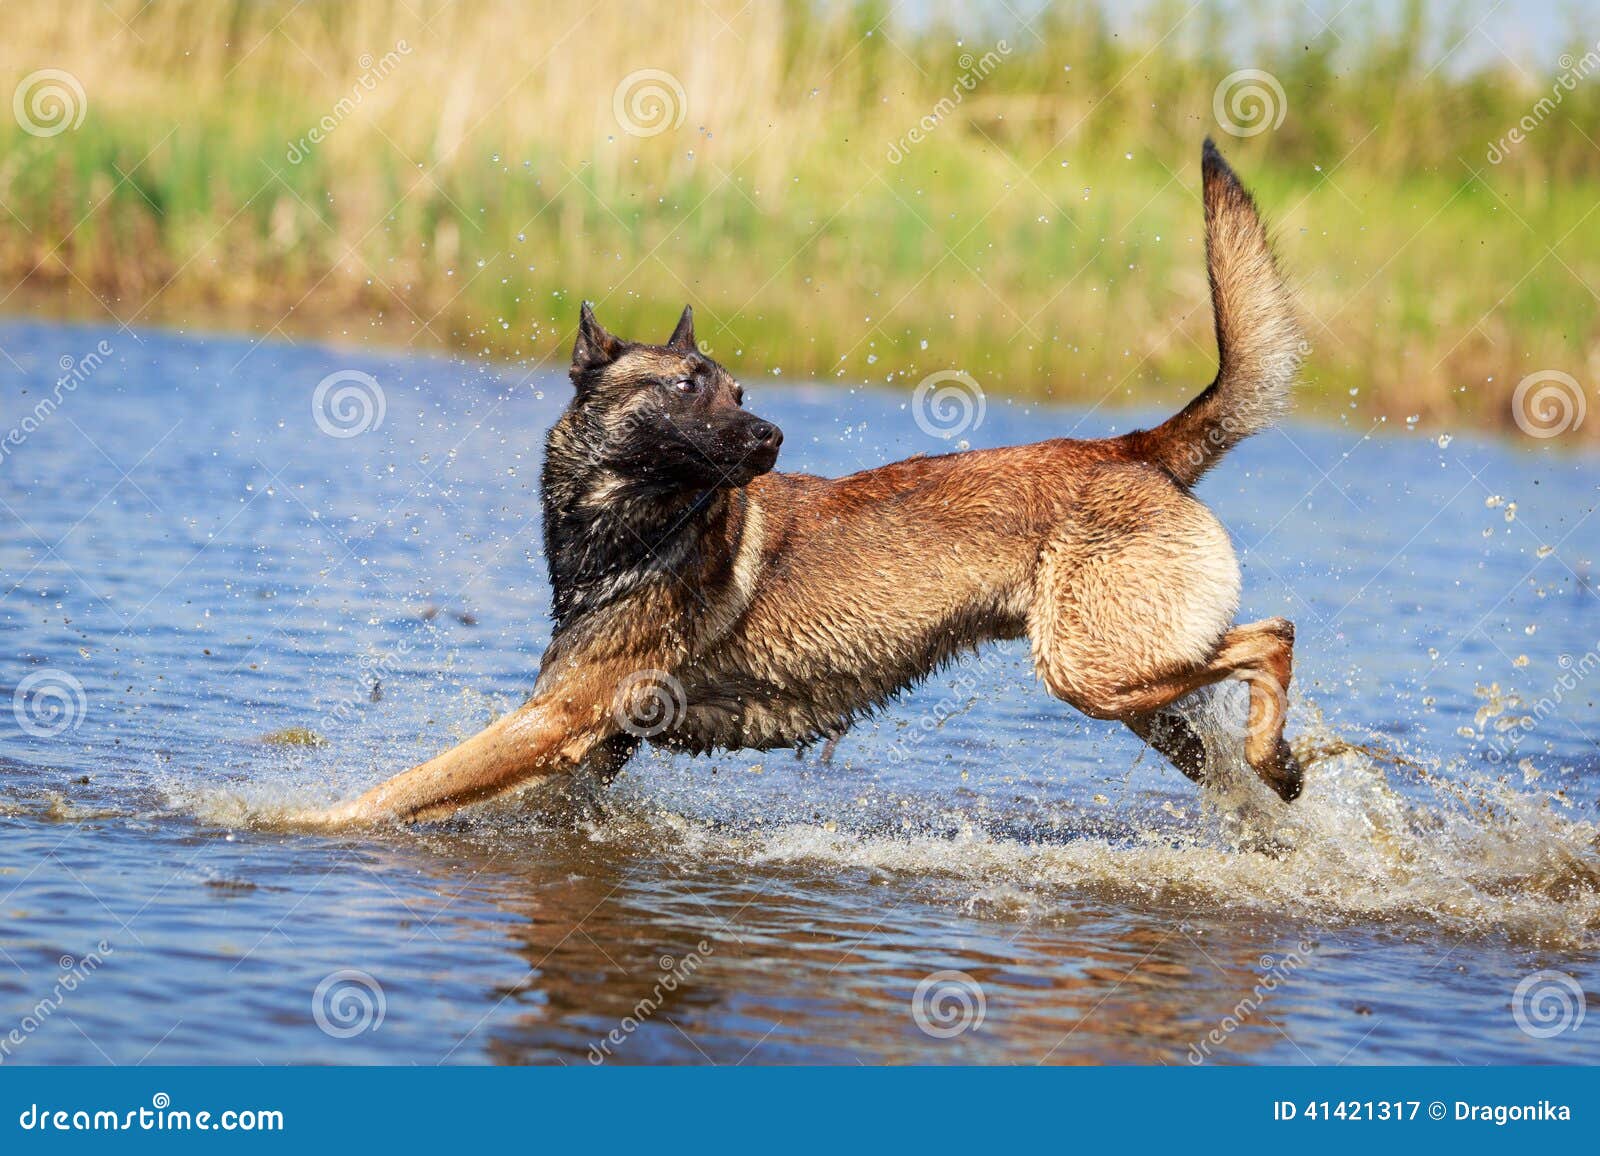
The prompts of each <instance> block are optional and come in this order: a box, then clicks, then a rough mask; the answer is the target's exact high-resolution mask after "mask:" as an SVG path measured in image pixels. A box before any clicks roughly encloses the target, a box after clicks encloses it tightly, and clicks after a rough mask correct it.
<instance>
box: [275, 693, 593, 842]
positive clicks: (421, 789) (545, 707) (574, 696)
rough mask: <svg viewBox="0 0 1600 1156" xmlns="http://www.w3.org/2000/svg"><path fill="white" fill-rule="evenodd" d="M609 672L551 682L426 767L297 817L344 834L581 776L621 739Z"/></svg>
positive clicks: (446, 811)
mask: <svg viewBox="0 0 1600 1156" xmlns="http://www.w3.org/2000/svg"><path fill="white" fill-rule="evenodd" d="M613 674H614V672H612V673H607V672H606V671H605V670H604V669H588V670H586V671H585V672H584V676H583V677H566V678H560V679H555V680H549V681H550V682H551V683H552V684H551V685H543V684H544V683H545V682H546V681H547V680H541V686H540V687H539V688H537V689H536V690H535V692H534V695H533V697H532V698H530V699H529V700H528V701H527V702H526V703H525V704H523V705H522V706H521V707H520V708H518V709H517V710H515V711H513V712H512V713H511V714H508V715H506V716H505V717H504V718H502V719H500V720H499V721H498V722H495V723H493V724H492V725H490V726H489V727H487V728H486V729H485V730H483V731H481V732H479V733H478V734H476V735H474V736H473V737H472V738H470V739H468V740H466V741H465V742H464V743H461V744H460V745H459V746H456V747H452V748H451V749H450V750H448V751H445V752H444V753H443V754H442V755H437V756H435V757H434V758H431V759H429V760H428V761H427V762H425V763H423V764H421V765H420V766H416V767H413V768H412V769H411V770H409V771H406V772H404V773H403V774H399V775H396V776H394V777H393V778H392V779H389V780H387V781H386V782H383V783H380V784H378V785H377V786H376V787H373V788H372V789H371V790H370V791H368V792H367V793H366V794H364V795H362V796H360V797H359V798H356V799H352V800H350V801H349V802H346V803H340V804H338V805H336V806H334V807H331V808H328V809H327V810H323V811H316V812H313V813H310V814H306V815H301V816H298V817H297V825H303V826H309V827H320V828H337V827H344V826H351V825H357V824H366V823H379V822H386V821H398V822H414V821H417V820H420V819H437V818H442V817H444V816H445V815H449V814H451V813H452V812H454V811H456V810H458V809H460V808H461V807H464V806H467V805H468V804H471V803H477V802H482V801H483V800H485V799H490V798H493V797H494V796H496V795H499V794H503V793H504V792H506V791H509V790H511V789H512V788H513V787H517V786H521V785H522V784H524V783H527V782H529V781H530V780H533V779H539V778H545V777H548V776H550V775H556V774H567V773H570V772H572V771H574V770H576V769H577V768H578V767H579V766H580V765H582V764H583V763H584V761H585V760H586V759H587V758H589V757H590V756H591V755H593V754H595V752H596V750H597V748H599V747H600V746H601V745H602V744H603V743H606V742H607V741H608V740H610V739H612V738H613V737H614V736H615V735H617V734H618V733H619V724H618V722H617V716H618V709H617V708H616V705H615V704H614V702H613V699H614V698H615V697H616V694H617V689H616V688H617V686H618V679H617V678H615V677H613V676H612V675H613Z"/></svg>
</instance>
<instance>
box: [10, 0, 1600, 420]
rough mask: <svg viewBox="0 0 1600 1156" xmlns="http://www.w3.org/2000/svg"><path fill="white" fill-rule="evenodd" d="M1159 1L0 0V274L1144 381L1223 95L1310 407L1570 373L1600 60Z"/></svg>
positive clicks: (1595, 256)
mask: <svg viewBox="0 0 1600 1156" xmlns="http://www.w3.org/2000/svg"><path fill="white" fill-rule="evenodd" d="M1186 8H1187V6H1182V7H1169V6H1165V5H1161V4H1157V5H1155V6H1154V7H1153V8H1152V10H1151V11H1150V12H1149V13H1147V14H1146V16H1145V17H1144V19H1143V21H1142V23H1141V24H1140V26H1139V27H1138V28H1137V29H1135V30H1133V31H1131V32H1130V31H1129V30H1128V28H1126V27H1125V26H1119V27H1118V28H1116V29H1113V28H1112V27H1110V26H1109V25H1107V24H1106V23H1105V22H1104V21H1103V20H1101V19H1100V18H1098V17H1097V16H1095V15H1094V13H1093V11H1092V10H1089V9H1085V8H1082V7H1080V6H1073V7H1072V8H1071V9H1070V10H1069V9H1068V8H1066V7H1064V6H1063V7H1059V8H1052V9H1049V10H1047V11H1046V12H1045V13H1044V14H1043V15H1041V16H1040V17H1039V18H1037V19H1036V20H1034V21H1033V22H1032V24H1031V26H1022V25H1018V24H1017V23H1016V22H1015V21H1014V20H1012V19H1011V18H1009V17H1007V19H1006V21H1004V22H1002V21H1000V20H998V19H996V20H995V21H993V22H992V23H988V24H986V23H984V22H982V21H979V20H974V19H973V18H972V17H970V16H963V17H960V18H959V19H955V18H951V19H939V18H932V19H920V18H919V20H918V21H917V22H916V23H915V24H912V23H909V22H908V21H907V20H906V19H904V18H902V17H897V16H895V15H894V14H892V13H890V12H889V11H888V10H887V8H886V7H883V6H879V5H876V4H872V3H858V4H825V5H822V6H820V7H818V6H813V5H811V4H809V3H801V2H796V0H791V2H788V3H773V4H752V5H750V6H748V7H746V8H744V9H740V7H739V5H738V4H736V3H715V2H714V3H710V4H708V5H692V6H689V8H688V9H686V10H683V11H679V10H676V9H670V8H666V7H662V8H661V9H660V10H659V11H644V10H640V9H639V8H637V7H636V6H633V5H623V4H616V5H611V4H602V5H601V6H600V7H599V8H597V9H595V10H594V11H593V12H587V13H586V12H585V11H584V7H583V6H577V7H571V6H567V5H561V4H555V3H533V4H523V5H516V6H509V5H508V6H503V7H502V6H492V5H488V4H481V5H480V4H474V5H468V6H463V7H458V8H445V7H443V6H439V5H434V4H425V3H419V2H418V0H356V2H354V3H345V4H335V3H331V2H321V0H313V2H311V3H306V4H303V5H301V6H299V7H291V6H290V5H288V4H274V3H246V2H244V0H235V2H233V3H201V2H198V0H174V2H166V3H157V4H153V5H149V6H143V5H141V4H139V3H136V2H134V0H126V2H122V0H112V2H111V3H108V4H99V3H88V2H84V3H76V2H73V3H66V4H62V5H58V6H55V7H51V8H47V7H44V6H39V7H36V8H28V9H24V10H8V13H7V15H8V20H9V27H8V36H7V41H8V43H7V46H6V53H5V58H4V59H5V71H4V73H3V74H0V92H3V93H11V92H13V91H14V90H15V89H16V87H17V85H18V83H19V82H20V81H22V79H23V77H24V75H25V74H30V73H33V72H35V71H36V70H39V69H59V70H64V71H65V72H66V73H68V74H70V77H71V80H72V81H73V82H74V83H75V84H76V85H77V89H76V90H75V89H74V88H73V87H72V85H70V84H66V82H64V81H53V82H52V81H35V82H34V86H33V87H34V89H37V88H38V87H39V86H40V85H41V84H45V83H56V84H58V85H62V86H64V87H61V89H60V91H61V92H62V93H63V94H64V97H65V100H66V111H65V113H64V114H62V115H63V116H64V118H65V122H66V126H65V127H64V128H63V131H60V132H59V133H56V134H54V135H38V129H39V128H40V127H41V126H42V127H43V128H44V129H46V130H47V131H48V130H49V129H52V128H54V127H56V126H57V125H60V124H62V116H58V117H57V118H56V120H55V121H54V122H52V121H51V119H50V117H49V115H48V114H49V111H50V106H49V105H48V103H47V102H46V103H41V104H40V105H39V106H38V109H37V110H36V111H34V112H29V113H28V114H27V115H26V116H24V117H22V118H20V119H19V118H15V117H7V118H5V119H4V121H3V123H0V157H3V159H0V204H3V205H4V206H5V208H6V210H8V211H9V215H10V218H11V219H10V223H9V225H8V227H7V228H5V229H4V230H0V292H3V291H6V290H9V291H10V296H9V297H8V298H7V299H6V301H5V302H4V303H0V310H11V311H14V310H16V308H17V307H18V305H19V304H20V303H21V302H24V301H32V302H36V301H39V300H40V299H42V298H43V299H49V300H52V301H55V302H59V303H60V304H61V307H62V308H65V309H68V310H71V311H74V312H76V313H78V314H80V315H84V316H95V315H99V316H105V315H107V314H109V315H111V316H114V317H116V318H118V319H119V320H121V321H125V322H145V323H149V322H166V321H174V320H190V321H200V320H204V319H206V318H208V317H212V316H215V315H225V316H228V317H233V318H238V317H244V318H248V319H250V323H251V325H252V327H254V328H256V329H258V330H261V331H270V330H272V329H274V328H276V329H277V330H278V331H279V332H281V333H284V334H298V333H308V332H309V333H312V334H316V335H318V336H325V337H338V336H340V335H342V334H344V333H347V332H348V333H357V334H359V333H360V332H362V330H363V329H364V328H365V327H367V326H381V327H383V329H384V331H385V334H386V335H387V336H388V337H391V338H392V336H393V335H395V334H403V335H404V337H403V340H409V341H416V342H418V343H426V344H430V345H452V346H457V347H462V348H465V349H469V350H474V351H477V350H482V351H486V352H489V353H491V354H494V355H497V356H504V357H509V358H513V359H527V360H529V361H536V360H538V359H541V358H554V359H556V360H557V361H559V360H560V359H561V358H563V357H564V356H565V352H566V347H567V345H568V343H569V341H570V334H571V327H572V325H573V321H574V317H575V314H576V304H577V301H578V299H579V298H580V297H590V298H594V299H596V300H598V301H600V302H602V305H601V310H600V312H601V316H602V318H603V319H605V320H607V321H608V322H609V323H611V324H613V325H614V327H616V328H617V329H619V330H621V331H623V332H626V333H630V334H638V335H641V336H649V335H652V334H654V332H655V331H656V330H660V331H661V333H660V334H659V336H660V337H664V336H665V332H666V330H667V329H668V328H670V326H671V322H672V320H673V318H674V317H675V315H676V311H677V309H678V307H680V306H681V304H682V303H683V302H684V301H686V300H687V301H691V302H693V303H694V304H695V306H696V309H697V314H698V316H699V319H700V325H699V332H700V335H701V337H702V338H703V339H704V340H705V341H707V342H708V343H709V345H710V346H711V348H712V351H713V352H714V353H716V354H717V355H718V356H721V357H724V358H726V359H727V360H729V361H730V362H731V363H732V364H734V365H735V366H737V367H738V369H739V370H740V372H741V373H743V374H744V375H745V376H746V377H747V378H755V377H757V376H758V375H759V374H762V373H766V372H778V371H781V372H782V373H784V374H785V375H790V376H794V375H800V374H815V375H837V376H839V377H842V378H844V379H848V380H868V381H875V382H882V381H884V380H886V379H890V378H891V377H892V379H893V380H896V381H899V380H902V379H906V378H909V379H910V380H912V381H915V380H916V379H917V378H919V377H921V376H922V375H923V374H926V373H928V372H931V371H933V370H937V369H942V368H947V367H959V368H963V369H965V370H967V371H968V372H970V373H972V374H973V375H974V376H976V377H977V378H978V380H979V381H980V382H982V383H983V385H984V387H985V388H986V389H989V390H993V391H995V392H1008V391H1009V392H1016V393H1029V394H1038V395H1049V396H1052V397H1055V398H1058V399H1083V400H1089V401H1091V402H1095V401H1101V400H1106V401H1107V402H1108V403H1112V402H1115V401H1116V400H1118V399H1126V398H1134V397H1136V398H1138V399H1140V400H1148V401H1156V400H1160V399H1163V398H1173V397H1177V396H1179V395H1180V394H1184V393H1187V392H1189V391H1190V390H1192V388H1193V386H1194V384H1195V383H1196V382H1198V381H1200V380H1202V379H1204V378H1205V377H1206V376H1207V375H1208V373H1209V370H1210V363H1211V360H1212V358H1213V351H1212V340H1211V336H1210V316H1209V308H1208V304H1207V301H1206V296H1205V286H1204V275H1203V274H1204V267H1203V258H1202V253H1201V248H1200V243H1199V237H1200V210H1199V203H1198V198H1197V186H1198V155H1199V142H1200V140H1201V138H1202V137H1203V136H1204V135H1206V134H1207V133H1211V134H1213V135H1216V136H1217V137H1218V139H1219V141H1220V142H1221V143H1222V144H1223V147H1224V148H1225V150H1226V151H1227V152H1228V153H1229V155H1230V157H1231V158H1232V159H1233V160H1234V161H1235V163H1236V165H1237V167H1239V168H1240V170H1241V171H1242V172H1243V173H1244V174H1245V175H1246V177H1247V179H1248V180H1249V181H1250V183H1251V184H1252V185H1253V186H1254V187H1255V189H1256V191H1257V193H1258V196H1259V199H1260V200H1261V202H1262V204H1263V205H1264V206H1265V207H1266V208H1267V210H1268V211H1269V214H1270V215H1271V217H1272V218H1273V221H1274V223H1275V225H1276V228H1277V232H1278V234H1279V237H1280V248H1281V251H1282V255H1283V258H1284V260H1285V262H1286V264H1287V266H1288V267H1289V269H1290V270H1291V271H1292V273H1293V275H1294V277H1295V279H1296V281H1297V284H1298V286H1299V288H1300V290H1301V293H1302V299H1303V303H1304V307H1305V312H1306V315H1307V317H1308V322H1309V324H1308V327H1309V330H1310V340H1311V356H1310V360H1309V372H1308V376H1309V381H1310V394H1311V397H1312V398H1313V404H1314V405H1317V406H1320V407H1321V408H1322V409H1323V410H1325V411H1332V410H1339V409H1346V408H1348V407H1351V406H1354V407H1356V409H1358V410H1359V411H1361V412H1362V413H1364V414H1365V413H1372V414H1380V413H1381V414H1384V415H1387V416H1389V417H1391V418H1394V419H1403V418H1405V417H1408V416H1411V415H1420V416H1421V417H1422V419H1423V420H1425V421H1430V422H1439V423H1450V422H1461V421H1472V422H1475V423H1480V424H1487V425H1509V424H1510V417H1511V413H1510V401H1509V399H1510V395H1511V392H1512V390H1513V388H1514V387H1515V386H1516V384H1517V382H1518V381H1519V380H1520V379H1522V378H1523V377H1524V376H1525V375H1527V374H1529V373H1531V372H1534V371H1540V370H1560V371H1563V372H1565V373H1568V374H1571V375H1572V376H1573V377H1575V378H1576V379H1577V380H1578V381H1580V382H1582V383H1583V384H1584V385H1585V386H1586V387H1588V388H1589V389H1590V391H1591V398H1593V393H1592V387H1593V383H1594V382H1595V381H1596V380H1597V379H1600V352H1597V351H1600V341H1597V340H1596V338H1597V337H1600V332H1597V331H1600V297H1597V294H1596V290H1595V289H1594V288H1591V287H1593V286H1600V246H1597V245H1596V244H1595V243H1594V242H1595V240H1596V238H1597V237H1600V214H1595V215H1593V216H1591V215H1590V214H1591V213H1592V212H1593V211H1594V209H1595V207H1596V205H1597V203H1600V148H1597V147H1596V145H1595V143H1594V142H1596V141H1600V97H1597V88H1600V71H1597V72H1596V73H1593V74H1590V75H1588V76H1587V78H1586V79H1581V80H1579V81H1577V83H1575V84H1574V85H1573V86H1572V88H1571V89H1565V88H1562V87H1561V85H1560V80H1559V78H1560V76H1561V75H1563V73H1562V69H1563V67H1564V66H1563V63H1562V62H1561V61H1550V62H1548V69H1547V72H1548V75H1546V76H1542V77H1534V76H1530V75H1528V74H1526V73H1523V72H1518V71H1516V70H1514V69H1512V67H1511V66H1510V65H1507V66H1506V67H1505V70H1504V71H1503V72H1493V73H1482V72H1480V73H1470V74H1469V73H1463V72H1462V71H1461V70H1460V69H1457V68H1454V67H1452V66H1451V65H1450V63H1449V62H1448V60H1445V59H1444V56H1445V53H1444V51H1443V50H1442V49H1441V47H1440V46H1441V45H1442V46H1443V48H1444V49H1447V48H1449V46H1451V45H1452V44H1454V43H1456V42H1457V40H1458V39H1459V38H1460V36H1461V35H1462V34H1464V33H1466V32H1467V30H1468V29H1469V28H1470V26H1471V22H1472V21H1471V19H1469V18H1468V17H1467V16H1465V15H1461V16H1452V15H1450V10H1449V9H1447V8H1445V7H1444V6H1440V7H1439V8H1438V9H1437V10H1436V11H1430V10H1429V9H1428V8H1426V7H1425V6H1423V5H1420V4H1418V5H1414V6H1412V7H1411V8H1408V9H1407V15H1406V17H1405V18H1404V19H1402V20H1400V21H1399V22H1398V25H1395V26H1393V27H1392V28H1391V31H1390V32H1388V33H1386V34H1382V35H1375V34H1370V33H1367V32H1365V31H1363V30H1364V29H1366V28H1369V27H1372V26H1374V25H1375V24H1376V22H1374V21H1371V20H1370V19H1368V16H1369V14H1368V13H1365V12H1358V11H1356V10H1355V9H1354V8H1352V9H1350V10H1348V11H1347V13H1346V14H1345V16H1343V17H1342V18H1341V19H1340V20H1339V21H1337V22H1336V23H1335V24H1334V25H1333V26H1332V28H1331V29H1330V30H1329V31H1328V32H1325V33H1322V34H1319V35H1318V36H1317V37H1316V38H1314V39H1311V40H1309V41H1307V40H1304V39H1295V40H1293V41H1292V42H1288V41H1286V42H1285V43H1283V44H1282V45H1280V46H1278V47H1271V46H1259V47H1253V48H1243V47H1240V45H1239V44H1238V35H1237V30H1231V29H1229V28H1228V27H1227V26H1226V23H1225V20H1224V18H1223V17H1221V16H1219V15H1217V14H1215V12H1214V11H1210V10H1209V9H1208V10H1205V11H1201V10H1196V11H1195V12H1194V13H1192V14H1190V15H1188V16H1187V17H1186V16H1185V15H1184V13H1185V9H1186ZM1248 10H1249V9H1239V10H1238V11H1248ZM921 11H923V12H924V13H926V10H925V9H924V10H921ZM935 11H937V10H935ZM996 11H997V13H998V14H999V16H1006V10H1005V9H1004V8H997V10H996ZM1450 20H1454V21H1456V22H1458V24H1459V25H1460V27H1459V29H1458V30H1451V29H1449V28H1447V27H1444V23H1445V22H1446V21H1450ZM1225 46H1226V47H1225ZM1587 48H1588V49H1593V48H1594V45H1593V43H1592V38H1591V42H1590V43H1589V44H1588V46H1587ZM1572 51H1573V54H1574V57H1575V60H1574V62H1572V67H1571V68H1568V69H1567V74H1569V75H1570V74H1571V73H1573V72H1574V71H1577V70H1580V69H1582V67H1583V56H1584V52H1585V51H1586V48H1585V47H1584V45H1582V44H1581V43H1579V42H1578V41H1577V40H1576V38H1575V40H1574V46H1573V49H1572ZM1243 68H1252V69H1257V70H1261V71H1264V72H1266V73H1269V74H1270V76H1271V82H1270V83H1268V82H1267V81H1260V80H1258V81H1256V82H1255V87H1256V89H1257V90H1258V91H1259V92H1260V93H1262V94H1264V95H1263V100H1262V101H1260V102H1256V103H1252V100H1251V97H1250V95H1249V93H1244V94H1242V95H1241V98H1240V99H1241V102H1242V103H1240V104H1238V105H1235V106H1231V107H1230V105H1229V103H1228V101H1227V99H1226V96H1227V95H1232V94H1233V93H1235V92H1236V91H1237V89H1238V84H1236V85H1235V86H1234V89H1233V90H1228V93H1227V94H1225V97H1224V101H1223V104H1222V105H1221V108H1220V112H1221V114H1222V116H1223V118H1224V119H1232V120H1233V121H1234V129H1235V132H1232V133H1230V132H1229V131H1227V126H1226V125H1219V123H1218V115H1219V108H1218V106H1217V104H1216V102H1215V99H1214V98H1215V97H1216V95H1217V91H1218V86H1219V83H1220V82H1221V81H1222V80H1223V78H1224V77H1227V76H1229V75H1230V74H1232V73H1234V72H1236V71H1237V70H1239V69H1243ZM641 73H643V75H638V74H641ZM630 77H631V78H632V80H631V82H629V80H628V78H630ZM1246 84H1247V87H1248V82H1246ZM1553 86H1554V87H1553ZM1558 90H1559V91H1560V93H1561V100H1560V103H1559V105H1553V106H1552V107H1551V108H1548V109H1542V110H1540V111H1539V112H1537V113H1536V112H1535V109H1536V102H1537V101H1538V100H1539V99H1540V97H1541V95H1543V96H1546V97H1548V96H1549V95H1550V94H1551V93H1552V92H1553V91H1558ZM31 91H32V90H30V92H31ZM1280 91H1281V94H1282V95H1281V97H1280V96H1279V95H1278V93H1279V92H1280ZM80 93H81V95H80ZM941 101H942V102H943V103H941ZM1547 103H1552V102H1548V101H1547ZM1280 112H1281V114H1282V115H1281V119H1280V118H1279V113H1280ZM79 113H81V120H79V119H78V114H79ZM1253 116H1255V117H1262V116H1264V117H1265V118H1266V120H1267V122H1268V123H1267V125H1266V127H1264V129H1263V131H1260V132H1253V131H1252V130H1253V129H1255V128H1256V127H1257V126H1258V125H1260V124H1261V123H1262V122H1261V121H1260V120H1259V119H1252V117H1253ZM1524 117H1536V123H1535V124H1534V127H1533V128H1532V129H1531V130H1529V131H1528V132H1527V133H1526V134H1525V139H1524V140H1522V141H1521V142H1510V141H1507V139H1506V138H1507V133H1508V131H1509V130H1510V129H1511V128H1512V127H1513V126H1514V125H1516V124H1517V123H1518V122H1519V121H1521V120H1522V119H1523V118H1524ZM29 118H35V122H34V124H33V126H32V127H33V128H34V129H35V131H34V132H29V131H27V128H28V126H27V125H25V124H23V123H21V122H22V121H23V120H28V119H29ZM73 125H75V127H73ZM1273 125H1275V127H1273ZM657 130H659V131H657ZM1492 145H1493V146H1496V148H1495V149H1491V146H1492ZM1494 151H1498V152H1500V153H1501V154H1503V157H1502V159H1501V160H1500V161H1499V163H1491V160H1490V159H1489V158H1490V155H1491V153H1492V152H1494ZM1591 408H1595V406H1594V405H1593V404H1591ZM1597 435H1600V420H1590V421H1588V422H1587V423H1585V424H1584V425H1583V426H1582V427H1580V428H1579V429H1578V430H1576V431H1574V433H1573V435H1572V436H1574V437H1579V438H1582V437H1595V436H1597Z"/></svg>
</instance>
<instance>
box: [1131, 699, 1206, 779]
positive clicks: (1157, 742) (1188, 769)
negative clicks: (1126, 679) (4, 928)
mask: <svg viewBox="0 0 1600 1156" xmlns="http://www.w3.org/2000/svg"><path fill="white" fill-rule="evenodd" d="M1122 721H1123V722H1125V723H1127V724H1128V729H1129V730H1131V731H1132V732H1133V733H1134V734H1136V735H1138V736H1139V737H1140V738H1141V739H1143V740H1144V741H1145V742H1147V743H1149V744H1150V745H1151V746H1152V747H1154V748H1155V749H1156V751H1158V752H1159V753H1160V754H1161V755H1162V756H1163V757H1164V758H1165V759H1166V760H1167V762H1169V763H1171V764H1172V765H1173V766H1175V767H1177V768H1178V770H1180V771H1182V772H1183V773H1184V774H1185V775H1187V776H1189V778H1191V779H1193V780H1194V781H1195V782H1197V783H1204V782H1205V781H1206V744H1205V743H1204V742H1202V741H1201V739H1200V736H1199V735H1197V734H1195V733H1194V728H1193V727H1191V726H1190V725H1189V723H1188V721H1187V720H1186V719H1185V718H1184V717H1183V716H1182V715H1180V714H1178V713H1177V712H1176V711H1171V710H1157V711H1151V712H1149V713H1148V714H1131V715H1128V716H1127V717H1126V718H1124V719H1123V720H1122Z"/></svg>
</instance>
